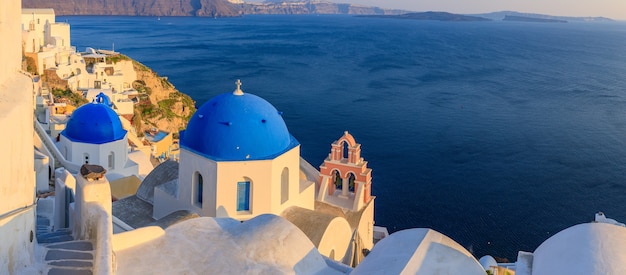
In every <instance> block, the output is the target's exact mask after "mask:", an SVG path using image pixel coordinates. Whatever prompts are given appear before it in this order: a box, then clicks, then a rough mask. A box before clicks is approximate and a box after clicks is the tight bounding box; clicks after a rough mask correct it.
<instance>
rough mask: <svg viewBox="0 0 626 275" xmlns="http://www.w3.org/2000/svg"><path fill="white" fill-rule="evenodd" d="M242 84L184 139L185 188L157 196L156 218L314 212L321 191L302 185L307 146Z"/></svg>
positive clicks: (202, 115) (206, 108)
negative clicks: (182, 212) (293, 209)
mask: <svg viewBox="0 0 626 275" xmlns="http://www.w3.org/2000/svg"><path fill="white" fill-rule="evenodd" d="M237 83H238V85H237V89H236V90H235V91H234V92H232V93H224V94H220V95H218V96H216V97H214V98H212V99H211V100H209V101H208V102H206V103H205V104H204V105H202V107H200V108H199V109H198V110H197V111H196V113H195V114H194V115H193V117H192V118H191V120H190V121H189V124H188V126H187V129H186V130H184V131H181V132H180V148H181V152H180V165H179V167H180V168H179V177H178V182H179V184H177V185H176V190H175V192H173V190H171V188H170V189H169V191H168V188H166V187H165V186H164V187H163V188H155V191H154V192H155V194H154V200H155V205H154V207H155V209H154V214H155V218H160V217H163V216H165V215H167V214H169V213H171V212H172V211H174V210H177V209H180V208H185V209H189V210H192V211H194V212H197V213H199V214H201V215H202V216H210V217H232V218H235V219H239V220H248V219H250V218H253V217H255V216H257V215H260V214H265V213H274V214H277V215H278V214H280V213H281V212H282V211H283V210H285V209H286V208H288V207H290V206H299V207H303V208H307V209H313V208H314V200H313V199H312V198H314V193H315V185H314V183H313V182H310V181H306V180H304V181H301V180H300V169H299V163H300V143H299V142H298V141H297V140H296V139H295V138H294V137H293V136H292V135H291V134H290V133H289V131H288V130H287V126H286V125H285V122H284V121H283V119H282V117H281V115H280V113H279V112H278V110H276V108H274V106H272V105H271V104H270V103H269V102H267V101H265V100H264V99H262V98H260V97H258V96H256V95H253V94H249V93H244V92H243V91H242V90H241V88H240V85H241V83H240V82H237ZM176 197H177V198H176ZM174 200H175V201H174Z"/></svg>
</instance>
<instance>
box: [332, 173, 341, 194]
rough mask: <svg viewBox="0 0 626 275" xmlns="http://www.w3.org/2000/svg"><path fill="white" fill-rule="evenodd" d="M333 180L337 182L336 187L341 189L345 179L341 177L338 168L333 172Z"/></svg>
mask: <svg viewBox="0 0 626 275" xmlns="http://www.w3.org/2000/svg"><path fill="white" fill-rule="evenodd" d="M333 181H334V182H335V188H336V189H338V190H341V189H342V187H343V179H342V178H341V174H339V171H337V170H335V172H333Z"/></svg>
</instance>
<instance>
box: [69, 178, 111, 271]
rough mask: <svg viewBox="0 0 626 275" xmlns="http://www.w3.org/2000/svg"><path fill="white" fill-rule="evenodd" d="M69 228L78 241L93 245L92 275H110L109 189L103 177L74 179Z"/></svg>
mask: <svg viewBox="0 0 626 275" xmlns="http://www.w3.org/2000/svg"><path fill="white" fill-rule="evenodd" d="M72 223H73V224H72V228H73V232H74V235H75V237H76V238H77V239H81V240H91V241H93V242H94V248H95V249H94V252H95V258H94V269H93V271H94V274H113V273H114V272H113V271H114V268H113V262H114V259H113V248H112V239H113V215H112V202H111V187H110V186H109V182H108V181H107V179H106V177H102V178H101V179H98V180H88V179H85V178H84V177H82V176H80V175H79V176H78V177H77V178H76V197H75V201H74V218H73V219H72Z"/></svg>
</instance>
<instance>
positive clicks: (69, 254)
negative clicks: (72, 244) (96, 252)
mask: <svg viewBox="0 0 626 275" xmlns="http://www.w3.org/2000/svg"><path fill="white" fill-rule="evenodd" d="M45 260H46V261H56V260H93V254H91V253H89V252H80V251H67V250H58V249H50V250H48V252H47V253H46V258H45Z"/></svg>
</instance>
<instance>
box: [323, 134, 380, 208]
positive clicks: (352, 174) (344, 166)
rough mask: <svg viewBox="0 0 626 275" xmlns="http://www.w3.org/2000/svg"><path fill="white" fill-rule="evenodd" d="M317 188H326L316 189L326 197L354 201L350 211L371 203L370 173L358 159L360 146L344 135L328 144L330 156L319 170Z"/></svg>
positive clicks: (352, 138)
mask: <svg viewBox="0 0 626 275" xmlns="http://www.w3.org/2000/svg"><path fill="white" fill-rule="evenodd" d="M320 184H326V185H327V186H320V187H321V189H327V196H337V197H341V198H344V199H352V200H354V201H353V203H352V205H353V207H352V208H353V210H354V211H358V210H359V209H360V208H361V207H362V206H364V205H366V204H367V203H368V202H369V201H370V200H371V199H372V196H371V187H372V169H370V168H368V167H367V161H365V160H363V158H361V144H359V143H356V141H355V140H354V137H353V136H352V135H351V134H350V133H348V131H345V132H344V133H343V136H341V137H340V138H339V139H338V140H336V141H335V142H333V143H332V144H331V150H330V154H328V157H327V158H326V160H324V163H323V164H322V165H321V166H320ZM324 187H326V188H324ZM340 190H341V192H339V191H340ZM325 195H326V194H325Z"/></svg>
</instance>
